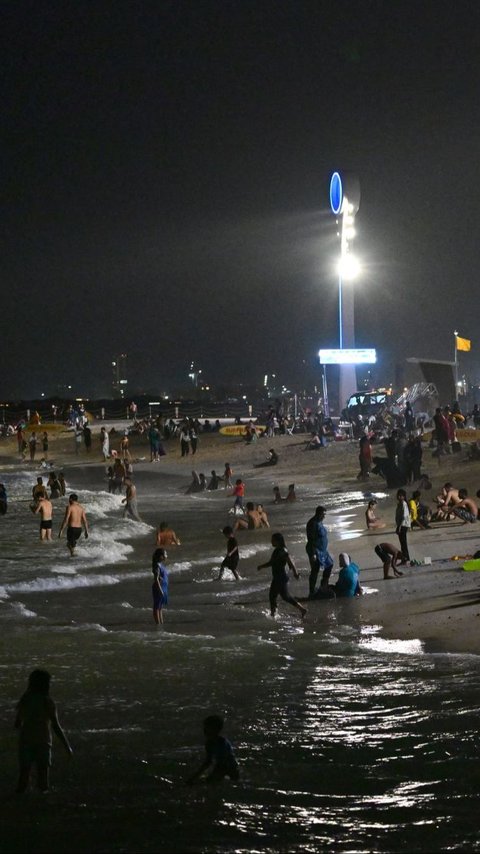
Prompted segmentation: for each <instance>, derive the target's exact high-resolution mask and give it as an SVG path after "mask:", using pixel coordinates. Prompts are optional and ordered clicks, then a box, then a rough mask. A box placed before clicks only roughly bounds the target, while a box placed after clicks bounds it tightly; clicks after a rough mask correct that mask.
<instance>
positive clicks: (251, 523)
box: [233, 501, 270, 533]
mask: <svg viewBox="0 0 480 854" xmlns="http://www.w3.org/2000/svg"><path fill="white" fill-rule="evenodd" d="M266 515H267V514H266V513H265V511H263V514H262V515H260V513H259V512H258V510H256V509H255V505H254V503H253V501H247V512H246V518H245V519H237V521H236V522H235V525H234V526H233V532H234V533H236V532H237V531H239V530H241V529H248V530H249V531H255V530H258V529H259V528H265V527H266V528H269V527H270V525H269V524H268V520H267V524H266V525H265V524H264V522H263V518H265V517H266Z"/></svg>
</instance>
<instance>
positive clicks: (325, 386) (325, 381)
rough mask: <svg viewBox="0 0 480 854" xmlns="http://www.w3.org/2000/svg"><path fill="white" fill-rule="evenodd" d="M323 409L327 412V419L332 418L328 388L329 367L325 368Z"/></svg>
mask: <svg viewBox="0 0 480 854" xmlns="http://www.w3.org/2000/svg"><path fill="white" fill-rule="evenodd" d="M322 382H323V408H324V410H325V415H326V417H327V418H330V407H329V405H328V387H327V366H326V365H324V366H323V377H322Z"/></svg>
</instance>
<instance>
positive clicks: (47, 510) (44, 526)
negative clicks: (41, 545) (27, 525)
mask: <svg viewBox="0 0 480 854" xmlns="http://www.w3.org/2000/svg"><path fill="white" fill-rule="evenodd" d="M35 513H40V540H42V541H44V540H51V539H52V517H53V505H52V502H51V501H50V499H49V498H40V499H39V501H38V504H37V506H36V509H35Z"/></svg>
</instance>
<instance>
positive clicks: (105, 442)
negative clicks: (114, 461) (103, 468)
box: [100, 427, 110, 463]
mask: <svg viewBox="0 0 480 854" xmlns="http://www.w3.org/2000/svg"><path fill="white" fill-rule="evenodd" d="M100 447H101V449H102V455H103V462H104V463H106V461H107V460H108V458H109V456H110V439H109V436H108V433H107V431H106V429H105V427H102V428H101V430H100Z"/></svg>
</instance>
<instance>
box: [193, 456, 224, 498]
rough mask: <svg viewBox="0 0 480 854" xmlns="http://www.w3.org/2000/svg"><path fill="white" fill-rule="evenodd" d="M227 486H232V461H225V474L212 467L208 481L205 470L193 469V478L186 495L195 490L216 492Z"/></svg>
mask: <svg viewBox="0 0 480 854" xmlns="http://www.w3.org/2000/svg"><path fill="white" fill-rule="evenodd" d="M227 487H232V467H231V465H230V463H225V469H224V472H223V474H221V475H219V474H217V472H216V471H215V469H212V471H211V476H210V480H209V481H208V482H207V478H206V477H205V475H204V474H203V472H200V474H198V472H196V471H195V469H193V470H192V480H191V482H190V483H189V485H188V486H187V488H186V490H185V493H186V495H191V494H192V493H193V492H205V491H207V492H214V491H215V490H217V489H223V488H227Z"/></svg>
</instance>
